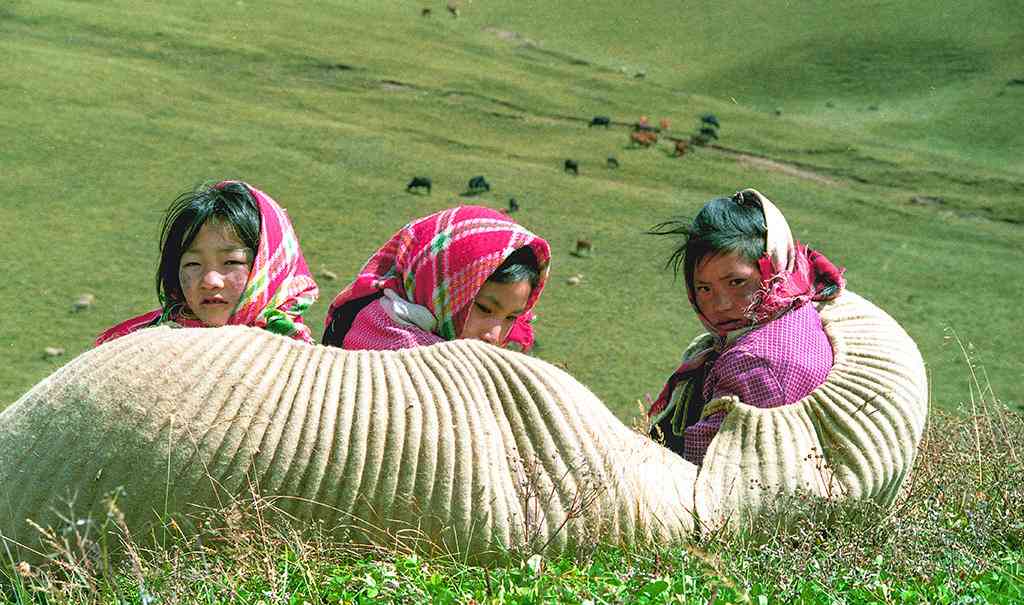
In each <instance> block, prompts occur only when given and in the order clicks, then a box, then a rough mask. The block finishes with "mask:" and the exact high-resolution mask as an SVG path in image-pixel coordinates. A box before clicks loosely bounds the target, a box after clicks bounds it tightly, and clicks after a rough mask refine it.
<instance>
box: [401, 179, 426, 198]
mask: <svg viewBox="0 0 1024 605" xmlns="http://www.w3.org/2000/svg"><path fill="white" fill-rule="evenodd" d="M431 185H432V183H431V182H430V177H429V176H414V177H412V180H411V181H409V184H408V185H406V186H405V190H406V191H408V192H409V193H412V191H413V189H420V188H422V187H426V188H427V195H430V187H431Z"/></svg>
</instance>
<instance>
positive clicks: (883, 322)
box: [691, 291, 928, 526]
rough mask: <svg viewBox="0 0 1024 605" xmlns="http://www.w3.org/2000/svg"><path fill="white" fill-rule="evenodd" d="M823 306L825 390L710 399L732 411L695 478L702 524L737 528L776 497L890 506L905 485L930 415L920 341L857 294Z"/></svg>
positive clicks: (709, 404) (849, 294)
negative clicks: (766, 402) (790, 396)
mask: <svg viewBox="0 0 1024 605" xmlns="http://www.w3.org/2000/svg"><path fill="white" fill-rule="evenodd" d="M819 310H820V313H821V318H822V323H823V324H824V328H825V333H826V334H827V335H828V338H829V341H830V342H831V344H832V350H833V354H834V361H833V366H832V369H831V371H830V372H829V374H828V377H827V378H826V380H825V383H824V384H823V385H821V386H820V387H818V388H817V389H815V390H814V391H813V392H811V394H810V395H808V396H807V397H805V398H803V399H801V400H800V401H798V402H796V403H794V404H792V405H786V406H782V407H777V408H771V409H762V408H755V407H752V406H749V405H746V404H744V403H743V402H741V401H739V400H738V399H736V398H735V397H726V398H722V399H720V400H714V401H711V402H709V403H708V406H709V409H716V408H719V409H723V410H727V411H728V413H727V415H726V417H725V420H724V421H723V423H722V427H721V429H720V430H719V432H718V435H717V436H716V437H715V439H714V440H713V441H712V442H711V445H710V447H709V448H708V451H707V454H706V455H705V457H704V464H703V466H702V467H701V471H700V475H699V476H698V478H697V486H696V490H695V493H696V499H697V510H698V513H699V515H700V518H701V520H702V522H703V523H704V524H707V525H710V526H718V525H721V524H723V523H726V524H730V525H733V526H738V525H741V524H743V523H744V522H745V521H747V520H749V519H750V518H751V517H752V516H754V515H756V514H757V513H758V511H759V510H760V509H762V508H763V507H764V505H765V504H766V503H770V502H772V501H773V499H774V498H775V496H776V495H777V494H786V495H811V496H820V497H822V498H825V499H828V500H832V501H844V500H861V501H863V500H869V501H873V502H876V503H878V504H880V505H882V506H888V505H890V504H891V503H892V502H893V500H894V499H895V498H896V496H897V493H898V491H899V489H900V487H901V486H902V485H903V483H904V481H905V480H906V479H907V476H908V474H909V473H910V470H911V468H912V466H913V463H914V459H915V457H916V455H917V446H918V444H919V442H920V440H921V435H922V434H923V432H924V427H925V420H926V418H927V414H928V379H927V376H926V374H925V369H924V361H923V360H922V358H921V353H920V352H919V351H918V349H917V345H915V344H914V341H913V340H912V339H911V338H910V336H908V335H907V333H906V332H905V331H904V330H903V328H901V327H900V326H899V324H897V323H896V321H895V320H893V319H892V318H891V317H889V315H888V314H886V313H885V312H884V311H882V310H881V309H879V308H878V307H876V306H875V305H873V304H871V303H870V302H868V301H867V300H865V299H864V298H862V297H860V296H858V295H856V294H854V293H853V292H849V291H846V292H844V293H843V294H842V295H840V296H839V297H838V298H837V299H836V300H834V301H832V302H829V303H825V304H823V305H820V306H819ZM691 348H692V347H691Z"/></svg>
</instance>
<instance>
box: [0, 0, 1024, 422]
mask: <svg viewBox="0 0 1024 605" xmlns="http://www.w3.org/2000/svg"><path fill="white" fill-rule="evenodd" d="M548 4H549V3H537V2H482V1H481V2H472V3H469V2H466V3H464V5H463V10H462V11H461V16H460V17H458V18H455V17H452V16H450V15H449V14H448V13H447V12H446V11H445V10H444V4H443V3H432V2H423V3H421V4H409V3H405V2H378V1H373V2H371V1H364V2H344V3H340V2H339V3H323V4H318V5H317V8H316V9H315V10H314V9H312V8H307V9H305V10H297V9H295V8H294V7H293V6H291V5H287V4H283V3H281V4H273V3H249V2H240V3H233V4H230V5H211V4H205V3H198V2H182V3H174V4H166V5H164V4H160V5H145V6H138V5H136V4H135V3H129V2H110V3H100V4H94V3H87V2H57V1H45V2H31V3H30V2H19V1H15V2H10V3H7V4H5V5H4V7H3V8H0V53H2V54H3V56H5V57H10V60H7V61H4V62H2V63H0V135H2V136H3V138H4V140H5V141H7V142H8V144H6V145H4V146H3V148H2V149H0V166H2V169H3V176H4V178H3V179H0V205H2V208H3V210H4V214H5V217H6V218H7V220H8V224H9V225H12V227H11V229H10V232H9V233H7V234H5V237H4V238H3V239H2V240H0V258H3V259H4V260H3V263H4V266H5V270H4V284H5V287H4V289H3V290H2V292H0V346H2V347H3V364H0V402H3V403H0V405H5V404H7V403H9V402H12V401H14V400H15V399H16V398H17V397H18V396H19V395H20V394H22V393H23V392H25V391H26V390H27V389H28V388H29V387H30V386H31V385H32V384H34V383H36V382H37V381H38V380H40V379H41V378H43V377H45V376H46V375H48V374H49V373H50V372H52V371H53V370H54V369H55V368H56V367H58V366H59V365H60V364H61V363H63V362H65V361H66V360H67V359H69V358H70V357H71V356H73V355H75V354H77V353H79V352H81V351H82V350H84V349H85V348H87V347H88V346H90V344H91V341H92V338H93V337H95V335H96V334H97V333H98V332H100V331H101V330H102V329H104V328H106V327H108V326H109V325H111V324H113V323H115V322H116V321H119V320H121V319H124V318H126V317H128V316H130V315H132V314H135V313H139V312H142V311H145V310H148V309H150V308H152V307H153V306H154V305H155V296H154V293H153V285H152V283H153V272H154V270H155V264H156V239H157V235H158V229H159V221H160V218H161V216H162V212H163V210H164V208H165V207H166V205H167V204H168V203H169V201H170V200H171V199H173V198H174V197H175V195H176V194H177V193H179V192H180V191H181V190H183V189H185V188H188V187H189V186H191V185H192V184H194V183H196V182H197V181H200V180H204V179H211V178H220V177H233V178H242V179H246V180H248V181H250V182H252V183H253V184H255V185H256V186H258V187H260V188H262V189H264V190H265V191H267V192H268V193H270V194H271V195H272V196H274V197H275V198H276V199H277V200H278V201H279V202H281V203H282V205H284V206H286V207H287V208H288V210H289V213H290V215H291V217H292V219H293V221H294V223H295V227H296V230H297V232H298V234H299V237H300V239H301V242H302V246H303V248H304V251H305V253H306V257H307V260H308V261H309V263H310V266H311V268H312V270H313V271H314V273H318V274H319V273H321V272H322V270H324V269H327V270H330V271H331V272H333V273H335V274H337V275H338V276H339V279H338V280H337V281H327V280H325V279H321V280H320V286H321V300H320V302H319V303H317V304H316V305H315V306H314V307H313V308H312V309H311V310H310V311H309V312H308V313H307V322H308V323H310V324H312V325H313V326H314V333H315V334H319V333H320V331H321V328H320V326H321V325H322V323H321V322H322V319H323V316H324V313H325V312H326V308H327V304H328V303H329V302H330V299H331V298H332V297H333V295H334V294H335V293H336V292H337V290H338V289H340V288H341V287H342V286H343V285H344V283H345V282H346V280H347V279H348V278H349V277H350V276H352V275H353V274H354V273H355V271H356V270H357V269H358V267H359V266H360V265H361V264H362V263H363V261H364V260H365V259H366V257H367V256H368V255H369V254H370V253H371V252H372V251H373V250H374V249H375V247H376V246H377V245H378V244H380V243H381V242H382V241H383V240H384V239H385V238H386V237H388V236H389V235H390V234H391V233H393V232H394V231H395V230H396V229H398V228H399V227H400V226H401V225H402V224H404V223H405V222H406V221H408V220H409V219H411V218H413V217H416V216H419V215H422V214H425V213H428V212H431V211H433V210H436V209H438V208H441V207H445V206H448V205H451V204H453V203H456V200H457V199H461V198H459V197H458V196H459V194H460V193H461V192H463V191H464V190H465V188H466V182H467V180H468V179H469V178H470V177H471V176H474V175H485V176H486V177H487V179H488V181H490V183H491V184H492V190H491V191H490V192H488V193H484V194H482V195H480V196H477V197H475V198H471V199H472V200H473V201H474V203H479V204H483V205H488V206H492V207H496V208H503V207H505V206H506V205H507V201H508V198H510V197H515V198H516V199H517V200H518V202H519V203H520V205H521V207H522V210H521V211H520V212H519V213H518V214H517V215H516V218H517V220H520V221H521V222H522V223H524V224H525V225H526V226H527V227H529V228H530V229H532V230H534V231H536V232H538V233H540V234H542V235H543V236H545V237H546V238H548V239H549V241H550V242H551V244H552V248H553V251H554V254H555V257H554V262H553V270H552V271H553V273H552V281H551V285H550V287H549V290H548V291H547V292H546V294H545V295H544V297H543V299H542V300H541V302H540V306H539V308H538V311H539V314H540V319H539V322H538V324H537V331H538V340H539V343H540V344H539V347H538V351H537V354H538V355H539V356H541V357H543V358H545V359H547V360H549V361H553V362H555V363H558V364H560V365H563V366H565V367H567V368H568V369H569V371H570V372H572V373H573V374H574V375H575V376H576V377H577V378H579V379H580V381H581V382H583V383H584V384H587V385H588V386H590V387H591V388H592V389H593V390H594V391H595V392H596V393H597V395H598V396H600V397H601V398H602V399H604V400H605V401H606V402H607V403H608V404H609V405H610V406H612V408H613V409H614V410H615V411H616V412H617V413H618V414H619V415H620V416H622V417H628V416H630V415H632V414H633V413H634V412H635V411H636V410H637V407H636V400H637V399H638V398H640V397H642V396H643V394H644V393H646V392H652V393H656V392H657V390H658V388H659V387H660V386H661V383H662V381H663V379H664V378H665V377H666V376H667V375H668V373H670V372H671V371H672V370H673V369H674V366H675V361H676V359H677V358H678V355H679V353H680V352H681V350H682V347H683V346H685V344H686V343H688V342H689V341H690V339H691V338H692V336H694V335H695V334H696V333H697V332H698V329H699V328H698V324H697V322H696V321H695V320H694V319H693V317H692V313H691V311H690V310H689V308H688V305H687V303H686V301H685V294H684V292H683V288H682V284H681V283H680V282H674V281H673V279H672V276H671V274H670V273H668V272H666V271H664V269H663V265H664V261H665V259H666V258H667V256H668V255H669V254H670V252H671V244H670V242H668V241H667V240H659V239H655V238H653V237H650V236H646V235H643V231H644V230H645V229H647V228H649V227H650V226H651V225H653V224H655V223H657V222H660V221H662V220H665V219H667V218H669V217H672V216H675V215H692V214H693V213H694V212H695V211H696V210H697V209H698V208H699V207H700V205H701V204H702V203H703V202H704V201H706V200H707V199H709V198H710V197H713V196H716V195H722V194H729V193H732V192H733V191H735V190H736V189H738V188H741V187H745V186H753V187H756V188H758V189H760V190H761V191H762V192H764V193H765V194H766V195H768V196H769V197H770V198H771V199H773V200H775V201H776V202H777V203H778V205H779V206H780V207H781V208H782V210H783V211H784V212H785V213H786V214H787V217H788V218H789V219H790V221H791V224H792V227H793V230H794V232H795V233H796V234H797V235H798V237H801V239H803V240H805V241H807V242H808V243H809V244H811V245H812V246H816V247H819V248H821V249H822V250H824V251H825V252H826V253H827V254H828V255H829V256H830V257H831V258H833V259H834V260H836V261H837V262H838V263H840V264H842V265H845V266H846V267H847V268H848V272H847V276H848V278H849V281H850V284H851V287H852V289H854V290H855V291H856V292H857V293H859V294H861V295H864V296H865V297H867V298H869V299H870V300H872V301H874V302H875V303H877V304H878V305H879V306H881V307H882V308H884V309H886V310H887V311H889V312H890V313H891V314H892V315H893V316H894V317H895V318H897V319H898V320H899V321H900V322H901V323H903V324H904V325H905V326H906V327H907V329H908V331H909V332H910V334H911V335H912V336H913V337H914V338H915V339H916V340H917V342H918V344H919V346H920V348H921V350H922V353H923V355H924V358H925V360H926V362H927V363H928V365H929V368H930V372H931V380H932V385H933V391H934V400H935V403H936V404H937V405H941V406H947V407H954V406H956V405H958V404H959V403H960V402H966V401H970V397H971V394H970V392H969V390H968V386H967V385H968V369H967V366H966V362H965V358H964V355H963V353H962V352H961V351H960V350H959V348H958V347H956V346H955V344H950V340H949V339H948V338H947V336H948V334H947V332H946V328H948V327H951V328H954V329H955V330H956V332H957V333H958V334H959V335H960V336H961V338H963V339H964V341H965V342H970V343H972V346H973V349H972V351H971V355H972V356H973V359H975V360H976V361H980V362H981V363H982V364H983V365H984V367H985V369H986V371H987V375H988V377H989V378H990V379H991V381H992V386H993V389H994V390H995V392H996V393H997V394H998V395H999V396H1001V397H1002V398H1003V399H1005V400H1006V401H1008V402H1011V403H1012V402H1016V403H1020V402H1024V390H1022V388H1024V387H1022V386H1021V384H1020V383H1019V379H1020V376H1021V375H1022V369H1024V366H1022V363H1024V361H1022V360H1021V358H1020V356H1019V354H1015V353H1014V351H1019V350H1020V347H1019V342H1018V341H1019V338H1020V328H1019V325H1020V322H1019V319H1017V317H1016V313H1015V309H1014V308H1013V305H1012V301H1014V300H1016V296H1017V295H1018V294H1019V291H1020V287H1019V284H1017V283H1016V281H1015V279H1014V278H1013V277H1012V276H1013V274H1014V271H1013V270H1012V269H1011V268H1013V267H1018V266H1020V265H1021V261H1024V252H1022V250H1024V246H1022V242H1024V209H1022V208H1024V207H1022V206H1021V205H1020V199H1021V194H1022V193H1024V164H1022V160H1021V158H1022V157H1024V155H1022V153H1021V151H1022V144H1024V131H1022V130H1021V129H1020V128H1019V126H1018V125H1019V124H1021V123H1024V115H1022V112H1024V110H1022V109H1021V107H1024V103H1021V102H1020V101H1022V100H1024V85H1021V84H1015V83H1014V82H1015V81H1017V80H1019V79H1022V78H1024V48H1022V44H1024V42H1022V41H1021V39H1020V37H1019V36H1017V35H1016V27H1017V25H1016V24H1019V23H1020V22H1021V19H1020V17H1021V16H1022V15H1021V14H1020V13H1021V11H1022V9H1020V8H1018V7H1017V5H1016V4H1015V3H1010V2H1004V3H1001V2H989V3H983V4H978V3H975V5H974V7H973V8H965V7H962V6H960V5H959V4H956V3H952V2H944V3H939V4H935V3H924V2H908V3H901V4H899V5H896V4H889V3H876V4H858V5H857V6H845V7H830V8H829V9H827V10H826V9H817V8H809V7H804V6H801V7H800V8H799V9H797V8H789V7H787V5H786V4H785V3H768V4H763V3H753V2H749V3H748V2H732V3H720V4H718V5H716V6H715V8H713V9H703V8H702V9H698V8H694V7H690V6H689V5H685V6H684V5H680V4H679V3H678V2H674V1H663V2H656V1H653V0H652V1H647V2H639V3H632V4H629V5H628V6H626V5H621V4H620V3H614V2H593V1H591V2H578V1H566V2H559V3H555V5H554V6H549V5H548ZM426 6H432V7H433V9H434V10H433V11H432V14H431V15H430V16H429V17H423V16H421V11H420V9H421V8H422V7H426ZM638 75H642V76H643V77H637V76H638ZM708 112H710V113H714V114H715V115H716V116H717V117H718V119H719V120H720V121H721V123H722V128H721V139H720V141H718V143H717V145H714V146H709V147H697V148H694V149H691V151H690V152H689V153H688V154H687V155H685V156H683V157H682V158H674V157H672V149H671V144H670V143H668V142H666V141H665V135H667V136H668V137H675V138H688V137H689V136H690V135H691V134H693V132H694V131H695V129H696V127H697V126H698V123H699V116H700V115H702V114H704V113H708ZM594 115H607V116H610V117H611V118H612V121H613V122H614V124H613V125H612V127H611V128H609V129H604V128H588V127H587V124H588V122H589V120H590V118H591V117H593V116H594ZM641 115H647V116H650V117H651V119H652V121H653V122H655V123H656V122H657V121H658V120H659V119H660V118H668V119H670V120H671V128H670V130H669V131H668V132H665V133H662V134H663V140H662V142H661V143H659V145H658V146H656V147H654V148H652V149H632V148H629V147H628V145H627V143H628V136H627V131H628V127H627V126H625V125H626V124H631V123H632V122H634V121H636V120H637V119H638V118H639V116H641ZM609 156H615V157H616V158H617V159H618V161H619V162H620V165H621V167H620V168H619V169H617V170H612V169H608V168H606V160H607V158H608V157H609ZM567 158H572V159H576V160H577V161H578V162H579V166H580V174H579V176H578V177H573V176H571V175H568V174H566V173H564V172H563V170H562V166H563V162H564V160H565V159H567ZM413 175H424V176H430V177H431V178H432V179H433V184H434V189H433V193H432V195H429V196H427V195H416V194H409V193H406V192H405V185H406V183H407V182H408V181H409V179H410V178H411V177H412V176H413ZM577 238H586V239H589V240H591V241H592V242H593V245H594V253H593V254H592V255H591V256H590V257H589V258H577V257H574V256H571V255H570V254H569V252H571V251H572V250H573V249H574V246H575V242H576V239H577ZM577 274H580V275H582V279H581V280H580V282H579V284H578V285H574V286H573V285H569V284H568V283H567V278H568V277H570V276H574V275H577ZM82 293H91V294H93V295H94V296H95V302H94V303H93V304H92V305H91V306H90V307H89V308H87V309H85V310H81V311H78V312H75V311H73V310H72V305H73V303H74V301H75V300H76V298H77V297H78V296H79V295H80V294H82ZM45 347H56V348H62V349H64V353H63V355H60V356H56V357H51V358H48V357H46V356H45V355H44V348H45Z"/></svg>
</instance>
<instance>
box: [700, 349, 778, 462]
mask: <svg viewBox="0 0 1024 605" xmlns="http://www.w3.org/2000/svg"><path fill="white" fill-rule="evenodd" d="M715 365H716V366H717V367H716V368H715V371H714V372H713V373H712V374H713V375H715V376H718V379H717V381H716V382H715V384H713V385H709V386H710V387H711V389H710V390H711V397H709V398H708V401H710V400H712V399H716V398H718V397H724V396H725V395H735V396H737V397H739V398H740V401H742V402H743V403H746V404H748V405H752V406H755V407H759V408H773V407H778V406H780V405H783V404H784V403H785V399H784V394H783V391H782V386H781V385H780V384H779V379H778V377H777V376H776V375H775V372H773V371H772V368H771V366H770V365H769V363H768V362H767V361H766V360H765V359H763V358H761V357H758V356H756V355H752V354H750V353H749V352H746V351H736V352H735V353H734V354H726V355H723V356H722V357H721V358H719V359H718V360H717V361H716V362H715ZM710 377H711V376H710V375H709V378H710ZM724 418H725V413H724V412H717V413H715V414H712V415H710V416H708V417H707V418H704V419H702V420H700V421H699V422H697V423H696V424H694V425H692V426H690V427H689V428H687V429H686V438H685V440H684V445H683V458H685V459H687V460H689V461H690V462H692V463H694V464H696V465H700V464H701V463H702V462H704V453H705V452H706V451H707V449H708V446H709V445H710V444H711V440H712V439H714V438H715V435H716V434H717V433H718V429H719V427H721V425H722V420H723V419H724Z"/></svg>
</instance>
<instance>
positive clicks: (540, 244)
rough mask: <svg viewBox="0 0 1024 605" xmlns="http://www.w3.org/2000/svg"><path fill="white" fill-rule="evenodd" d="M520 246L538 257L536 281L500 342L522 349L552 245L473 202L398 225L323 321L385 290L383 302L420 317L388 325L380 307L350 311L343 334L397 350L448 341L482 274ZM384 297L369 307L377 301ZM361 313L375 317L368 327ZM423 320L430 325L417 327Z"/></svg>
mask: <svg viewBox="0 0 1024 605" xmlns="http://www.w3.org/2000/svg"><path fill="white" fill-rule="evenodd" d="M525 246H528V247H529V248H530V249H531V250H532V251H533V253H534V256H536V258H537V263H538V265H539V267H540V281H539V283H538V284H537V287H535V288H534V289H533V291H532V292H531V294H530V298H529V300H528V301H527V304H526V312H525V313H524V314H523V315H522V316H520V317H519V319H518V320H517V321H516V323H515V324H514V326H513V328H512V330H511V331H510V332H509V334H508V337H507V340H506V342H505V343H503V344H507V343H509V342H514V343H517V344H518V345H519V346H521V347H522V348H523V349H524V350H528V349H529V348H530V347H531V346H532V345H533V329H532V327H531V325H530V321H531V319H532V317H533V314H532V310H533V308H534V306H535V305H536V304H537V299H538V298H540V294H541V292H542V291H543V289H544V284H545V282H546V281H547V277H548V267H549V265H550V262H551V249H550V247H549V246H548V243H547V242H546V241H544V240H543V239H541V238H540V237H537V236H536V235H534V234H533V233H531V232H530V231H528V230H526V229H524V228H523V227H521V226H520V225H518V224H516V223H515V221H513V220H512V219H510V218H509V217H508V216H506V215H504V214H502V213H501V212H498V211H496V210H491V209H490V208H483V207H480V206H459V207H455V208H449V209H447V210H442V211H440V212H437V213H434V214H431V215H429V216H426V217H423V218H420V219H417V220H415V221H413V222H411V223H409V224H408V225H406V226H405V227H402V229H400V230H399V231H398V232H397V233H395V234H394V235H393V236H392V237H391V239H390V240H388V242H387V243H386V244H384V246H383V247H381V248H380V250H378V251H377V252H376V253H375V254H374V255H373V256H371V257H370V259H369V260H368V261H367V262H366V264H365V265H364V266H363V268H362V269H361V270H360V271H359V275H358V276H357V277H356V279H355V281H353V282H352V283H351V284H349V285H348V286H347V287H345V289H344V290H342V291H341V293H340V294H338V296H337V297H335V299H334V301H333V302H332V303H331V307H330V309H329V310H328V312H327V321H326V325H330V322H331V321H333V320H334V319H335V311H336V310H337V309H339V308H340V307H341V306H342V305H344V304H345V303H347V302H350V301H355V300H357V299H361V298H364V297H367V296H372V295H375V294H379V293H381V292H385V291H391V294H388V295H387V296H386V297H385V298H386V299H387V300H388V301H390V302H389V304H392V305H394V304H398V305H402V304H403V302H407V303H411V306H412V307H413V308H414V309H416V310H425V311H423V312H424V313H426V314H427V318H426V322H425V323H424V322H419V323H417V324H416V325H413V324H408V323H398V322H388V324H387V325H385V326H381V325H380V324H381V318H382V317H384V315H383V314H382V313H381V312H379V311H380V310H368V311H369V312H368V313H367V314H366V315H365V316H363V315H357V316H356V318H355V320H354V322H353V323H352V327H351V329H350V331H349V335H348V336H346V337H345V338H346V339H348V338H349V337H350V336H354V339H353V340H356V341H358V342H359V343H361V346H363V347H364V348H371V349H399V348H406V347H408V346H413V345H414V344H415V343H424V342H435V341H437V342H440V341H441V340H454V339H455V338H457V337H458V334H459V333H460V332H461V329H462V325H463V323H464V322H465V320H466V317H467V315H468V313H469V309H470V303H472V301H473V300H474V299H475V298H476V295H477V293H478V292H479V291H480V288H481V287H482V286H483V285H484V283H485V282H486V281H487V278H488V277H490V275H491V274H492V273H494V271H495V269H497V268H498V267H499V266H500V265H501V263H502V262H504V261H505V259H506V258H508V256H509V255H510V254H512V253H513V252H515V251H516V250H517V249H519V248H522V247H525ZM385 298H382V299H380V300H377V301H374V302H373V303H370V304H372V305H379V304H381V303H382V302H383V301H384V300H385ZM364 317H374V318H376V321H374V322H370V323H372V324H373V325H370V323H367V322H365V321H363V318H364ZM422 325H427V326H430V329H429V330H426V329H422V327H421V326H422ZM352 332H356V333H355V334H352ZM422 332H428V333H427V334H423V333H422ZM435 339H436V340H435Z"/></svg>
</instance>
